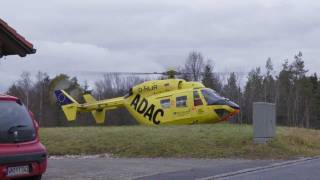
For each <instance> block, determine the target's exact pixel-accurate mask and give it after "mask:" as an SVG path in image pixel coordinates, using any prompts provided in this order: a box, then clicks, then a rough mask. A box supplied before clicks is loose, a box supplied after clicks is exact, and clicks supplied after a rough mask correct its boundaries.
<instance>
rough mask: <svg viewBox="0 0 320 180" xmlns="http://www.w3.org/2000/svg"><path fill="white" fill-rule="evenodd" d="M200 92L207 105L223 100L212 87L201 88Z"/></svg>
mask: <svg viewBox="0 0 320 180" xmlns="http://www.w3.org/2000/svg"><path fill="white" fill-rule="evenodd" d="M201 92H202V95H203V97H204V99H205V100H206V101H207V103H208V105H214V104H218V102H220V101H221V100H224V98H223V97H221V96H220V95H219V94H218V93H217V92H215V91H214V90H212V89H202V90H201Z"/></svg>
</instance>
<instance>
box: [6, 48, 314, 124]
mask: <svg viewBox="0 0 320 180" xmlns="http://www.w3.org/2000/svg"><path fill="white" fill-rule="evenodd" d="M178 71H179V72H182V74H181V75H179V77H178V78H183V79H185V80H188V81H201V82H202V83H203V84H204V85H205V86H206V87H209V88H212V89H214V90H215V91H216V92H218V93H219V94H221V95H222V96H225V97H227V98H229V99H230V100H232V101H234V102H236V103H238V104H239V105H240V107H241V113H240V114H239V115H238V116H236V117H234V118H233V119H232V120H231V122H232V123H252V103H253V102H270V103H276V111H277V123H278V124H279V125H284V126H296V127H306V128H320V80H319V79H318V77H317V74H316V73H314V74H310V73H308V70H307V69H306V68H305V64H304V60H303V55H302V53H301V52H298V53H297V54H296V55H294V56H293V58H292V59H291V60H288V59H286V60H283V63H282V68H281V69H280V70H279V71H278V72H277V71H275V69H274V65H273V62H272V59H271V58H268V59H267V60H266V63H265V66H264V67H263V68H261V67H256V68H254V69H252V70H251V71H250V72H248V73H246V74H243V73H240V72H231V73H222V72H217V71H215V69H214V66H213V63H212V61H211V60H206V59H204V57H203V55H202V54H201V53H200V52H196V51H194V52H190V53H189V55H188V56H187V58H186V61H185V63H184V64H183V65H182V66H180V67H179V68H178ZM158 78H159V79H163V78H165V77H158ZM151 79H154V77H153V78H150V77H141V76H133V75H132V76H122V75H120V74H116V73H106V74H104V75H102V77H101V78H100V79H99V80H97V81H96V82H95V83H94V87H93V89H91V90H90V89H89V85H88V83H86V82H85V83H83V84H80V83H79V82H78V79H77V78H76V77H69V76H68V75H66V74H60V75H57V76H55V77H50V76H49V75H48V74H47V73H45V72H38V73H37V74H36V76H35V77H31V74H30V73H28V72H23V73H22V74H21V76H20V78H19V80H17V81H16V82H15V83H14V84H12V85H11V86H10V87H9V89H8V91H7V94H9V95H13V96H17V97H19V98H20V99H21V100H22V101H23V102H24V103H25V105H26V106H27V107H28V108H29V109H30V110H31V111H32V112H33V113H34V116H35V117H36V118H37V119H38V121H39V122H40V125H41V126H77V125H81V126H82V125H95V122H94V120H93V118H92V117H91V114H90V113H84V114H81V115H79V116H78V118H77V121H75V122H67V120H66V119H65V117H64V115H63V112H62V111H61V108H60V107H59V106H58V105H57V104H56V100H55V97H54V90H55V89H57V88H59V89H65V90H67V91H68V92H69V93H70V94H71V95H72V96H74V97H76V99H77V100H78V101H79V102H84V100H83V99H82V96H81V95H82V93H84V92H86V91H91V93H92V95H93V96H94V97H96V98H97V99H98V100H99V99H106V98H113V97H118V96H123V95H124V94H125V93H126V92H127V91H128V90H129V89H130V88H131V87H132V86H134V85H136V84H139V83H141V82H144V81H147V80H151ZM242 81H245V82H244V84H242V83H241V82H242ZM106 117H107V119H106V122H105V125H132V124H136V121H135V120H134V119H133V117H131V115H130V114H129V113H128V112H127V110H126V109H117V110H113V111H108V112H107V115H106Z"/></svg>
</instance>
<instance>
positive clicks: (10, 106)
mask: <svg viewBox="0 0 320 180" xmlns="http://www.w3.org/2000/svg"><path fill="white" fill-rule="evenodd" d="M35 138H36V131H35V128H34V124H33V122H32V119H31V117H30V115H29V113H28V111H27V109H26V108H25V106H24V105H22V104H21V103H20V102H18V101H17V102H16V101H0V143H17V142H27V141H32V140H34V139H35Z"/></svg>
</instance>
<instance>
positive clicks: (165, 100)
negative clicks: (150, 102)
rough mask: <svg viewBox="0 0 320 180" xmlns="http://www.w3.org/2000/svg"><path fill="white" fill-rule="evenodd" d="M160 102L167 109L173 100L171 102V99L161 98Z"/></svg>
mask: <svg viewBox="0 0 320 180" xmlns="http://www.w3.org/2000/svg"><path fill="white" fill-rule="evenodd" d="M160 104H161V107H162V108H163V109H167V108H170V104H171V102H170V99H161V100H160Z"/></svg>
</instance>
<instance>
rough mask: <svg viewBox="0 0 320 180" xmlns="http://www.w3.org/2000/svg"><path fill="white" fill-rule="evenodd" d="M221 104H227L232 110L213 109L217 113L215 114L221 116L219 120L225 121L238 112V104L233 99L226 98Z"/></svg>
mask: <svg viewBox="0 0 320 180" xmlns="http://www.w3.org/2000/svg"><path fill="white" fill-rule="evenodd" d="M221 105H227V106H229V107H231V108H232V110H230V109H229V110H226V109H215V110H214V111H215V112H216V113H217V115H218V116H219V117H220V118H221V120H223V121H226V120H228V119H230V118H231V117H233V116H235V115H237V114H239V112H240V106H239V105H238V104H236V103H235V102H233V101H230V100H228V99H225V100H224V102H223V103H221Z"/></svg>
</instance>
